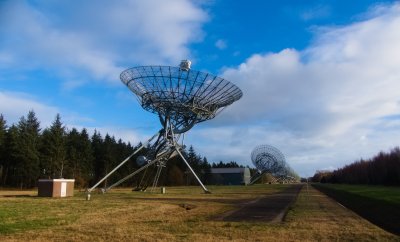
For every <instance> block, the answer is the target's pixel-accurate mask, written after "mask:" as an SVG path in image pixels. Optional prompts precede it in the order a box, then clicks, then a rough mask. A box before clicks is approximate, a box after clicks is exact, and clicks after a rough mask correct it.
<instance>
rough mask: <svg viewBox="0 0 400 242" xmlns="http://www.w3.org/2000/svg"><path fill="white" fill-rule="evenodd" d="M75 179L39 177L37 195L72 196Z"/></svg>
mask: <svg viewBox="0 0 400 242" xmlns="http://www.w3.org/2000/svg"><path fill="white" fill-rule="evenodd" d="M74 184H75V179H39V182H38V196H39V197H72V196H74Z"/></svg>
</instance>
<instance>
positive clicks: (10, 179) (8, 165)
mask: <svg viewBox="0 0 400 242" xmlns="http://www.w3.org/2000/svg"><path fill="white" fill-rule="evenodd" d="M137 146H141V144H140V143H139V144H137ZM135 148H136V147H135V146H133V145H132V144H130V143H129V142H128V143H126V142H124V141H122V140H121V139H118V140H116V138H115V137H114V136H111V135H109V134H108V133H107V134H106V135H105V136H104V137H103V136H102V134H101V133H100V132H98V131H94V133H93V134H92V135H91V136H90V135H89V133H88V131H87V129H85V128H83V129H82V130H80V131H79V130H77V129H76V128H72V129H70V130H69V129H67V128H66V126H65V125H64V124H63V123H62V121H61V117H60V115H59V114H57V115H56V117H55V119H54V121H53V122H52V124H51V125H50V127H47V128H45V129H43V130H42V129H41V127H40V122H39V120H38V119H37V117H36V114H35V112H34V111H29V113H28V114H27V115H26V116H23V117H21V118H20V119H19V121H18V123H17V124H11V125H10V126H8V125H7V122H6V120H5V118H4V116H3V115H2V114H0V186H3V187H18V188H21V189H22V188H32V187H35V186H37V181H38V179H53V178H71V179H75V186H77V187H81V188H84V187H89V186H91V185H93V184H94V183H95V182H97V181H98V180H100V179H101V178H102V177H104V175H105V174H107V173H108V172H110V171H111V170H112V169H113V168H114V167H115V166H116V165H118V164H119V163H120V162H121V161H122V160H123V159H125V158H126V157H127V156H129V155H130V154H132V153H133V151H134V149H135ZM146 152H147V149H146V148H144V149H142V150H141V151H140V152H139V153H138V154H137V155H136V156H135V157H132V158H131V160H130V161H129V162H127V164H125V165H124V166H123V167H121V168H120V169H119V170H117V171H116V172H115V173H114V174H113V175H112V176H110V177H109V178H108V179H107V180H106V181H105V182H104V186H107V185H111V184H113V183H114V182H116V181H118V180H120V179H121V178H123V177H125V176H127V175H128V174H130V173H131V172H132V171H133V170H135V169H137V168H139V167H138V164H137V163H136V162H135V161H136V158H137V157H138V156H140V155H144V154H146ZM183 153H184V155H185V157H186V158H187V161H188V162H189V164H190V165H191V166H192V168H193V170H194V171H195V172H196V173H197V174H198V175H199V176H200V179H202V181H203V182H204V183H206V184H207V182H208V180H209V175H210V174H209V173H210V169H211V168H217V167H241V166H240V165H238V164H237V163H236V162H234V161H231V162H227V163H225V162H223V161H220V162H219V163H212V164H210V163H209V162H208V161H207V158H206V157H202V156H201V155H199V154H197V153H196V151H195V150H194V148H193V147H192V146H190V147H189V149H188V150H186V149H184V150H183ZM155 169H156V168H155V166H154V167H152V168H149V170H148V171H146V172H145V173H146V174H147V175H143V176H135V177H133V178H132V179H129V181H128V182H126V183H124V184H121V185H125V186H138V185H139V184H141V183H146V182H147V183H149V182H152V181H150V180H151V178H152V175H153V174H154V173H155ZM159 184H160V185H195V184H197V182H196V180H195V178H194V177H193V175H192V174H191V173H190V172H189V170H188V169H187V167H186V165H185V163H184V162H183V161H182V160H181V158H180V157H179V156H176V157H174V158H172V159H171V160H169V161H168V162H167V164H166V167H165V168H164V170H163V172H162V175H161V177H160V179H159Z"/></svg>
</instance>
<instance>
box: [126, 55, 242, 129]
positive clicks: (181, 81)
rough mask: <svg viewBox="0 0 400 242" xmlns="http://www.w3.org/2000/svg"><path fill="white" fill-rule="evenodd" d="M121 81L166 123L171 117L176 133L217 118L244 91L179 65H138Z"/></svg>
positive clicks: (186, 64) (185, 65) (219, 78)
mask: <svg viewBox="0 0 400 242" xmlns="http://www.w3.org/2000/svg"><path fill="white" fill-rule="evenodd" d="M121 80H122V82H123V83H125V85H127V86H128V88H129V89H130V90H131V91H132V92H133V93H135V94H136V96H137V97H138V99H139V101H140V104H141V105H142V107H143V108H144V109H145V110H147V111H150V112H153V113H157V114H158V115H159V117H160V121H161V123H162V124H163V123H164V122H165V120H166V119H169V120H170V121H171V122H172V124H173V126H174V132H175V133H183V132H186V131H187V130H189V129H190V128H191V127H193V125H194V124H196V123H199V122H203V121H205V120H209V119H212V118H214V117H215V115H216V114H217V112H218V111H220V110H221V109H222V108H224V107H226V106H228V105H230V104H232V103H233V102H235V101H237V100H239V99H240V98H241V97H242V91H241V90H240V89H239V88H238V87H237V86H235V85H234V84H232V83H230V82H229V81H227V80H225V79H223V78H221V77H218V76H215V75H212V74H209V73H205V72H200V71H195V70H192V69H190V62H188V61H186V62H185V61H183V62H182V63H181V66H180V67H172V66H139V67H134V68H130V69H127V70H125V71H123V72H122V73H121Z"/></svg>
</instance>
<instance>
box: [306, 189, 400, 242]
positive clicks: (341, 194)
mask: <svg viewBox="0 0 400 242" xmlns="http://www.w3.org/2000/svg"><path fill="white" fill-rule="evenodd" d="M313 186H314V187H315V188H317V189H318V190H320V191H322V192H323V193H325V194H327V195H328V196H330V197H332V198H333V199H335V200H336V201H338V202H339V203H341V204H342V205H343V206H346V207H347V208H349V209H351V210H353V211H355V212H356V213H357V214H359V215H360V216H362V217H364V218H366V219H368V220H369V221H371V222H372V223H374V224H376V225H378V226H380V227H382V228H384V229H385V230H387V231H389V232H392V233H394V234H397V235H400V187H385V186H368V185H345V184H313Z"/></svg>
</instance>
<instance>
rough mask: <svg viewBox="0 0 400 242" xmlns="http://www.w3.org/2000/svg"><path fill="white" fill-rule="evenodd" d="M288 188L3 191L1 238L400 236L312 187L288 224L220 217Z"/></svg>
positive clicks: (329, 238)
mask: <svg viewBox="0 0 400 242" xmlns="http://www.w3.org/2000/svg"><path fill="white" fill-rule="evenodd" d="M287 186H288V185H255V186H247V187H245V186H231V187H224V186H220V187H218V186H216V187H210V190H211V191H212V192H213V193H212V194H204V193H202V191H201V189H200V188H199V187H167V193H166V194H155V193H153V194H151V193H142V192H131V191H130V190H129V189H115V190H112V191H111V192H110V193H107V194H92V200H91V201H85V194H84V193H80V192H78V191H76V192H75V196H74V197H69V198H63V199H60V198H39V197H37V196H36V195H37V191H4V190H3V191H1V190H0V241H137V240H143V241H154V240H158V241H177V240H178V241H179V240H181V241H187V240H192V241H199V240H202V241H228V240H235V241H256V240H259V241H267V240H270V241H332V240H354V241H400V240H399V237H397V236H395V235H393V234H390V233H388V232H386V231H384V230H382V229H380V228H379V227H377V226H375V225H373V224H371V223H369V222H368V221H366V220H365V219H363V218H361V217H359V216H357V215H356V214H355V213H353V212H351V211H349V210H347V209H345V208H343V207H341V206H339V205H338V204H337V203H336V202H334V201H333V200H331V199H330V198H328V197H326V196H325V195H323V194H322V193H320V192H319V191H317V190H315V189H313V188H312V187H308V188H307V187H306V186H304V187H303V189H302V191H301V192H300V193H299V197H298V198H297V201H296V202H295V203H294V204H293V205H292V206H291V208H290V209H289V211H288V214H287V216H286V217H285V220H284V222H282V223H254V222H225V221H218V220H216V219H215V218H216V217H218V215H220V214H222V213H224V212H226V211H228V210H231V209H234V208H235V207H236V206H237V205H238V204H240V203H243V202H246V201H250V200H252V199H256V198H258V197H260V196H264V195H267V194H272V193H274V192H277V191H280V190H283V189H285V188H287ZM183 204H186V205H190V207H191V208H192V209H189V210H187V209H186V208H185V206H182V205H183Z"/></svg>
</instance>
